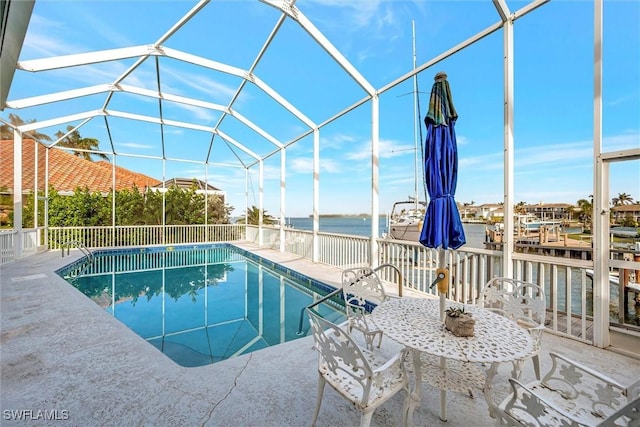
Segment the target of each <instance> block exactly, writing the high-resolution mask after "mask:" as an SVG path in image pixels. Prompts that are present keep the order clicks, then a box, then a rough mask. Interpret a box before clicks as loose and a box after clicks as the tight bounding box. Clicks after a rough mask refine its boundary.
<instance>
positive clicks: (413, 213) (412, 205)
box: [388, 199, 427, 242]
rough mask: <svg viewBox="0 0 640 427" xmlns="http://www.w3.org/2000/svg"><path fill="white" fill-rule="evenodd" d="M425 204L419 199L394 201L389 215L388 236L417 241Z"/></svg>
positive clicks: (420, 230)
mask: <svg viewBox="0 0 640 427" xmlns="http://www.w3.org/2000/svg"><path fill="white" fill-rule="evenodd" d="M426 208H427V204H426V203H425V202H423V201H419V200H411V199H410V200H406V201H401V202H395V203H394V204H393V208H392V209H391V215H390V216H389V222H388V232H389V237H390V238H392V239H397V240H409V241H412V242H417V241H418V240H420V233H421V232H422V222H423V220H424V214H425V212H426Z"/></svg>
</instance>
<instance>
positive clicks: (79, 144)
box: [56, 126, 109, 161]
mask: <svg viewBox="0 0 640 427" xmlns="http://www.w3.org/2000/svg"><path fill="white" fill-rule="evenodd" d="M71 130H73V126H67V132H69V131H71ZM64 134H65V132H62V131H58V132H56V138H58V139H60V138H62V137H63V136H64ZM60 146H61V147H67V148H71V152H72V153H73V155H74V156H78V157H82V158H83V159H85V160H89V161H92V159H91V155H92V154H95V155H96V156H98V157H100V158H101V159H103V160H106V161H109V156H107V155H106V154H104V153H90V152H88V151H79V150H97V149H98V148H99V146H100V141H98V140H97V139H95V138H83V137H82V136H80V132H79V131H78V130H77V129H76V130H74V131H73V132H71V133H70V134H69V135H67V136H65V137H64V138H62V139H61V140H60Z"/></svg>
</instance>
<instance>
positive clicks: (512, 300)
mask: <svg viewBox="0 0 640 427" xmlns="http://www.w3.org/2000/svg"><path fill="white" fill-rule="evenodd" d="M478 305H479V306H481V307H484V308H486V309H489V310H491V311H494V312H496V313H499V314H501V315H503V316H505V317H507V318H509V319H511V320H513V321H515V322H525V323H526V322H527V321H530V320H533V321H534V322H535V323H536V324H538V325H544V322H545V316H546V309H547V306H546V299H545V295H544V289H543V288H542V287H540V286H538V285H536V284H535V283H530V282H525V281H524V280H518V279H511V278H508V277H494V278H493V279H491V280H489V281H488V282H487V284H486V285H485V286H484V287H483V288H482V290H481V291H480V295H479V297H478Z"/></svg>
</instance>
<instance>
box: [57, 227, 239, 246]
mask: <svg viewBox="0 0 640 427" xmlns="http://www.w3.org/2000/svg"><path fill="white" fill-rule="evenodd" d="M48 237H49V248H50V249H59V248H60V245H61V244H62V243H64V242H68V241H78V242H82V243H83V244H84V245H85V246H86V247H88V248H105V247H118V246H150V245H167V244H184V243H202V242H222V241H237V240H245V226H244V225H236V224H214V225H168V226H166V227H162V226H161V225H132V226H116V227H50V228H49V235H48Z"/></svg>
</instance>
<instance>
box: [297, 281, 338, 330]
mask: <svg viewBox="0 0 640 427" xmlns="http://www.w3.org/2000/svg"><path fill="white" fill-rule="evenodd" d="M341 293H342V288H338V289H336V290H335V291H332V292H330V293H328V294H327V295H325V296H323V297H322V298H320V299H319V300H318V301H315V302H314V303H313V304H310V305H308V306H306V307H302V310H300V322H299V323H298V332H296V335H302V323H303V322H304V312H305V310H306V309H307V308H309V309H311V308H313V307H315V306H316V305H319V304H322V303H323V302H325V301H326V300H328V299H329V298H332V297H334V296H336V295H338V294H341Z"/></svg>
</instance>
